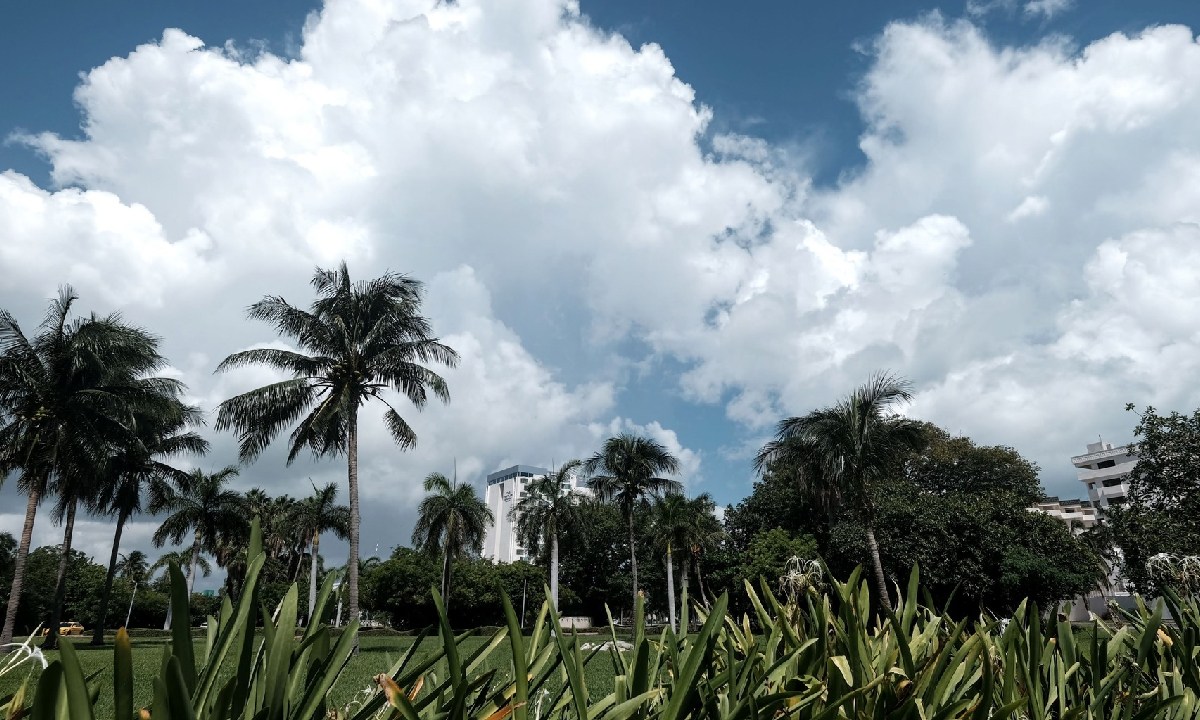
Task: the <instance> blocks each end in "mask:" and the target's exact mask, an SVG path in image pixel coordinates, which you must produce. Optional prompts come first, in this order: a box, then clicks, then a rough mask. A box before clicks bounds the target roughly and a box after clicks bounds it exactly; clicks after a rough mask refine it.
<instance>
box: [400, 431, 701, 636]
mask: <svg viewBox="0 0 1200 720" xmlns="http://www.w3.org/2000/svg"><path fill="white" fill-rule="evenodd" d="M678 469H679V461H678V460H677V459H676V458H675V457H674V456H673V455H672V454H671V453H670V452H668V451H667V449H666V448H665V447H663V446H662V444H660V443H658V442H657V441H655V440H653V439H650V438H645V437H641V436H638V435H634V434H629V433H623V434H620V435H617V436H615V437H612V438H609V439H608V440H606V441H605V442H604V445H603V447H602V448H601V449H600V450H599V451H598V452H597V453H596V454H595V455H593V456H592V457H591V458H589V459H588V460H587V461H582V460H571V461H569V462H567V463H564V464H563V465H562V466H561V467H559V468H557V469H555V470H553V471H551V472H548V473H546V474H545V475H542V476H539V477H535V478H533V479H532V481H531V482H530V483H528V484H527V485H526V486H525V489H524V495H523V496H522V497H521V498H520V500H519V501H518V502H517V503H516V505H514V506H513V509H512V511H511V519H512V520H513V521H514V522H515V523H516V526H517V534H518V538H519V539H520V542H521V544H522V545H523V546H524V547H525V548H526V549H528V550H529V552H530V553H531V554H533V555H535V556H536V555H540V554H542V551H543V550H544V551H545V554H546V555H547V556H548V564H549V577H550V600H551V603H552V604H553V606H554V607H555V608H556V609H557V607H558V599H559V586H558V576H559V541H560V539H561V538H562V536H563V534H564V533H565V532H568V531H569V529H570V527H571V525H572V524H574V523H576V522H577V521H578V519H579V500H580V495H579V493H577V492H574V491H572V490H571V487H572V480H573V479H574V478H575V477H576V476H577V475H579V474H583V473H587V474H588V475H589V477H588V480H587V485H588V487H589V488H591V490H592V491H593V492H594V493H595V495H596V496H597V497H598V498H599V499H601V500H603V501H607V502H612V503H614V504H615V505H616V506H617V507H618V508H619V509H620V511H621V513H622V516H623V517H624V519H625V521H626V524H627V526H628V529H629V537H628V541H629V553H630V555H629V561H630V571H631V574H632V577H633V596H634V602H635V603H636V601H637V593H638V558H637V542H636V537H635V527H634V513H635V510H637V509H638V508H639V506H642V505H643V504H645V503H648V502H649V503H652V505H651V509H652V518H653V537H654V539H655V544H656V546H657V547H658V548H660V549H661V550H662V551H663V553H664V562H665V563H666V568H667V597H668V615H669V620H670V623H671V625H672V626H674V625H675V598H676V592H675V577H676V574H677V573H678V575H679V578H680V586H681V587H682V588H686V587H687V582H688V570H689V568H695V569H696V572H697V579H698V580H699V579H700V574H699V558H700V555H701V554H702V552H703V551H704V549H705V548H707V547H709V546H711V544H712V543H713V542H714V540H715V538H717V537H718V536H719V534H720V531H721V528H720V524H719V522H718V521H717V519H716V517H715V515H714V514H713V511H714V503H713V500H712V498H711V497H710V496H708V495H707V494H703V495H700V496H698V497H695V498H691V499H689V498H686V497H685V496H684V495H683V494H682V492H681V490H682V486H681V484H680V483H679V481H677V480H674V479H671V478H669V477H666V476H667V475H669V474H673V473H676V472H678ZM425 490H426V492H427V493H429V495H427V496H426V498H425V499H424V500H423V501H422V502H421V505H420V508H419V514H418V519H417V523H416V527H415V528H414V530H413V536H412V541H413V545H414V547H416V548H418V549H422V550H424V551H426V552H428V553H431V554H434V553H436V554H440V555H441V557H442V581H441V585H442V588H441V589H442V596H443V597H444V598H448V597H449V592H448V590H449V585H450V571H451V567H452V561H453V559H454V558H455V557H456V556H460V555H463V554H467V553H478V552H479V549H480V547H481V546H482V544H483V538H484V534H485V533H486V531H487V528H488V527H489V526H490V525H491V524H492V523H493V522H495V518H494V517H493V514H492V511H491V510H490V509H489V508H488V507H487V505H486V504H484V502H483V501H482V500H481V499H480V498H479V496H478V495H477V494H476V492H475V489H474V488H473V487H472V486H470V485H466V484H460V483H458V482H457V480H456V479H455V480H451V479H449V478H447V477H446V476H444V475H442V474H440V473H434V474H431V475H430V476H429V477H427V478H426V479H425ZM677 554H678V555H677ZM677 559H679V560H680V562H678V563H677V562H676V560H677ZM701 582H702V581H701ZM702 594H703V593H702Z"/></svg>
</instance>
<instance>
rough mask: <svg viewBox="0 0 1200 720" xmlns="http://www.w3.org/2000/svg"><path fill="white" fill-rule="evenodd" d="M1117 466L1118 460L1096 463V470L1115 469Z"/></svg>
mask: <svg viewBox="0 0 1200 720" xmlns="http://www.w3.org/2000/svg"><path fill="white" fill-rule="evenodd" d="M1116 464H1117V461H1116V460H1101V461H1100V462H1098V463H1096V469H1097V470H1103V469H1104V468H1110V467H1113V466H1115V465H1116Z"/></svg>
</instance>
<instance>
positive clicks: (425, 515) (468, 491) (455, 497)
mask: <svg viewBox="0 0 1200 720" xmlns="http://www.w3.org/2000/svg"><path fill="white" fill-rule="evenodd" d="M425 492H427V493H430V494H429V495H426V496H425V499H424V500H422V501H421V505H420V507H419V508H418V509H417V524H416V527H414V528H413V533H412V542H413V545H414V546H416V547H417V549H418V550H421V551H422V552H425V553H427V554H429V555H437V554H438V553H439V552H440V553H441V555H442V598H443V600H444V601H445V602H446V607H447V609H449V606H450V564H451V562H453V561H454V559H455V558H456V557H460V556H462V555H466V554H468V553H471V554H478V553H479V551H480V550H481V549H482V548H483V536H484V534H485V533H487V529H488V527H489V526H490V525H492V524H493V523H494V522H495V521H496V518H495V516H493V515H492V511H491V510H489V509H488V506H487V504H486V503H484V502H483V500H481V499H479V496H478V495H476V494H475V488H474V487H472V486H471V485H464V484H460V483H459V482H458V480H457V479H456V480H453V481H452V480H450V479H449V478H447V477H446V476H445V475H443V474H441V473H436V472H435V473H430V474H429V475H428V476H427V477H426V478H425Z"/></svg>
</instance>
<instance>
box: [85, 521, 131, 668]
mask: <svg viewBox="0 0 1200 720" xmlns="http://www.w3.org/2000/svg"><path fill="white" fill-rule="evenodd" d="M124 530H125V511H124V510H121V511H118V512H117V531H116V533H115V534H114V535H113V545H112V554H111V555H110V556H109V558H108V575H106V576H105V577H104V592H102V593H101V594H100V613H99V614H98V615H97V617H96V629H95V630H93V631H92V644H93V645H103V644H104V621H105V620H107V619H108V602H109V600H110V598H111V597H112V586H113V578H114V577H116V575H117V557H118V556H119V552H118V551H119V550H120V548H121V533H122V531H124Z"/></svg>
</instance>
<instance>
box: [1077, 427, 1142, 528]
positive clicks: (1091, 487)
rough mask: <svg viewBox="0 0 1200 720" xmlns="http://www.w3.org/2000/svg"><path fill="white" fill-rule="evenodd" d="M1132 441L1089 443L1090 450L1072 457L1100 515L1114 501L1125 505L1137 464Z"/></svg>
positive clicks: (1093, 505)
mask: <svg viewBox="0 0 1200 720" xmlns="http://www.w3.org/2000/svg"><path fill="white" fill-rule="evenodd" d="M1137 461H1138V458H1137V455H1135V454H1134V453H1133V446H1132V445H1121V446H1118V447H1113V445H1112V443H1106V442H1104V441H1103V440H1101V441H1100V442H1094V443H1088V446H1087V452H1086V453H1085V454H1083V455H1076V456H1075V457H1073V458H1071V464H1073V465H1074V466H1075V471H1076V472H1077V473H1078V475H1079V482H1081V483H1083V484H1084V485H1085V486H1086V487H1087V491H1088V499H1089V500H1091V501H1092V507H1094V508H1096V511H1097V513H1098V514H1099V515H1100V516H1103V515H1104V511H1105V509H1107V508H1108V507H1109V506H1110V505H1122V504H1124V503H1125V499H1126V496H1128V495H1129V473H1130V472H1131V471H1132V470H1133V466H1134V465H1136V464H1137Z"/></svg>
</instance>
